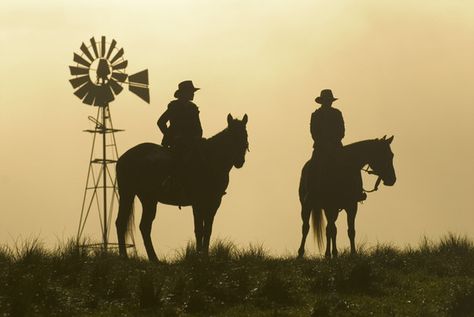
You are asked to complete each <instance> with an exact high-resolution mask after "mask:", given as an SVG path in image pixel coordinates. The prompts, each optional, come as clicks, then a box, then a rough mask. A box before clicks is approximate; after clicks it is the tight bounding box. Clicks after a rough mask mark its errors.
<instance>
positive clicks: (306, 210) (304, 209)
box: [298, 202, 311, 258]
mask: <svg viewBox="0 0 474 317" xmlns="http://www.w3.org/2000/svg"><path fill="white" fill-rule="evenodd" d="M308 205H309V204H307V203H304V202H303V203H302V204H301V220H302V221H303V225H302V227H301V233H302V236H301V244H300V248H299V249H298V257H299V258H302V257H303V256H304V246H305V244H306V237H307V236H308V232H309V218H310V216H311V207H309V206H308Z"/></svg>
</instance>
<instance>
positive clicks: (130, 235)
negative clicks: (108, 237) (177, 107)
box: [116, 158, 135, 244]
mask: <svg viewBox="0 0 474 317" xmlns="http://www.w3.org/2000/svg"><path fill="white" fill-rule="evenodd" d="M121 159H122V158H119V160H118V162H117V166H116V172H117V184H118V192H119V210H118V215H117V221H116V226H117V234H118V235H119V239H120V235H121V234H122V235H125V237H124V238H125V241H124V243H126V241H127V240H129V241H132V243H133V244H135V238H134V228H135V225H134V222H135V216H134V211H135V208H134V206H133V201H134V199H135V192H134V191H133V190H130V189H129V188H128V187H129V186H130V182H131V178H130V176H129V175H127V172H126V169H125V168H124V167H122V166H121V165H122V164H123V162H122V160H121ZM121 163H122V164H121ZM119 243H120V241H119Z"/></svg>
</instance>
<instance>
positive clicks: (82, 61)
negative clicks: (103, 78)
mask: <svg viewBox="0 0 474 317" xmlns="http://www.w3.org/2000/svg"><path fill="white" fill-rule="evenodd" d="M74 61H75V62H76V63H78V64H81V65H82V66H86V67H89V66H91V63H89V62H88V61H86V60H85V59H83V58H82V57H81V56H79V55H77V54H76V53H74Z"/></svg>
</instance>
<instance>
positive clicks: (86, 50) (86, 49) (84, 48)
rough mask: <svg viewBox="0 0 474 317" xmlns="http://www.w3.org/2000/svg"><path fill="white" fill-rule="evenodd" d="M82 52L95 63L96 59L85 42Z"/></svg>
mask: <svg viewBox="0 0 474 317" xmlns="http://www.w3.org/2000/svg"><path fill="white" fill-rule="evenodd" d="M81 51H82V53H84V55H86V56H87V58H88V59H89V60H90V61H91V62H93V61H94V57H92V54H91V52H89V49H88V48H87V46H86V44H84V42H82V45H81Z"/></svg>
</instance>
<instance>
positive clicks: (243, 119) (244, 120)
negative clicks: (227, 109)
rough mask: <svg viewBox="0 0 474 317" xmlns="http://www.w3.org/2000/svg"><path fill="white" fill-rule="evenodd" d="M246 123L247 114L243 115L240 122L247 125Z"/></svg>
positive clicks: (247, 119)
mask: <svg viewBox="0 0 474 317" xmlns="http://www.w3.org/2000/svg"><path fill="white" fill-rule="evenodd" d="M248 121H249V117H248V116H247V114H245V115H244V117H243V118H242V122H243V123H244V124H247V122H248Z"/></svg>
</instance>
